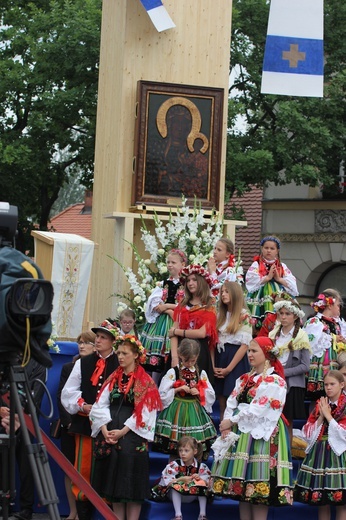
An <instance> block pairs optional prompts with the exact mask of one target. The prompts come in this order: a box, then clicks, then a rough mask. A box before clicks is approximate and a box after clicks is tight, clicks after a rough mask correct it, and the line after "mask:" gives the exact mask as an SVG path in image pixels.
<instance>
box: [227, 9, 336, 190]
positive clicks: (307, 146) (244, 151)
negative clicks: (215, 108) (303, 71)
mask: <svg viewBox="0 0 346 520" xmlns="http://www.w3.org/2000/svg"><path fill="white" fill-rule="evenodd" d="M324 9H325V40H324V44H325V46H324V50H325V71H324V72H325V78H324V81H325V87H324V97H323V98H307V97H289V96H275V95H266V94H261V93H260V87H261V72H262V63H263V55H264V47H265V39H266V33H267V23H268V15H269V2H268V1H267V0H233V21H232V44H231V63H230V70H231V77H232V78H234V81H233V83H232V86H231V87H230V99H229V121H228V126H229V135H228V144H227V167H226V189H227V192H228V193H229V194H231V195H232V194H234V193H236V194H238V195H241V194H243V193H244V192H245V191H247V190H249V189H251V185H256V186H259V187H261V186H265V185H266V184H267V183H269V182H273V183H275V184H286V183H289V182H291V181H293V182H295V183H296V184H297V185H300V184H307V185H310V186H316V185H321V184H322V185H323V191H324V195H327V196H329V197H338V196H340V194H338V179H337V175H338V174H339V166H340V162H341V161H342V160H343V159H345V125H344V121H345V116H346V105H345V86H346V69H345V60H346V40H345V38H344V37H343V36H344V30H345V24H346V4H345V3H343V2H338V1H337V0H325V8H324ZM239 121H241V123H242V124H241V125H239Z"/></svg>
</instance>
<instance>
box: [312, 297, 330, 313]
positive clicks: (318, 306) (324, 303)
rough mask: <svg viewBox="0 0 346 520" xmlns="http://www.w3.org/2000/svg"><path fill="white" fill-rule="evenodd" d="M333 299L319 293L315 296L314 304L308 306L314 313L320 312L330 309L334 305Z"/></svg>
mask: <svg viewBox="0 0 346 520" xmlns="http://www.w3.org/2000/svg"><path fill="white" fill-rule="evenodd" d="M334 303H335V298H333V297H332V296H326V295H325V294H323V293H321V294H319V295H318V296H317V300H316V301H315V302H311V303H310V306H311V307H312V308H313V309H314V311H315V312H322V311H324V309H325V308H326V307H330V306H331V305H334Z"/></svg>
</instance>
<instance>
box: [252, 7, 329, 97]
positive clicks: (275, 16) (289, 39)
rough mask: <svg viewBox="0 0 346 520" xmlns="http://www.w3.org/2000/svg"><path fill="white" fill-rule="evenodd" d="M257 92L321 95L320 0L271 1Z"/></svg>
mask: <svg viewBox="0 0 346 520" xmlns="http://www.w3.org/2000/svg"><path fill="white" fill-rule="evenodd" d="M261 92H262V93H263V94H282V95H287V96H309V97H323V0H271V4H270V12H269V21H268V34H267V41H266V46H265V53H264V61H263V72H262V86H261Z"/></svg>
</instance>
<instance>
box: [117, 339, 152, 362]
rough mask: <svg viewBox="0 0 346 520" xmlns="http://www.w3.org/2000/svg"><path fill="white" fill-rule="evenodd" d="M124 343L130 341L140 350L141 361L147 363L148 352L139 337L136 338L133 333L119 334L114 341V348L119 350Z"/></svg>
mask: <svg viewBox="0 0 346 520" xmlns="http://www.w3.org/2000/svg"><path fill="white" fill-rule="evenodd" d="M123 343H130V344H131V345H133V346H134V347H136V348H137V350H138V361H139V363H141V364H142V363H145V360H146V357H147V352H146V350H145V348H144V347H143V345H142V343H141V342H140V341H139V339H137V338H136V336H133V335H132V334H125V335H124V336H118V337H117V338H116V340H115V343H114V350H115V351H117V350H118V347H119V346H120V345H122V344H123Z"/></svg>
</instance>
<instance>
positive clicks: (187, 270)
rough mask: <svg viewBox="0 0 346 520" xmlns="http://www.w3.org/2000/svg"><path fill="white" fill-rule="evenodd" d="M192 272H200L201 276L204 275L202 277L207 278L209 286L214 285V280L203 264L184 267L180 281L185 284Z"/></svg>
mask: <svg viewBox="0 0 346 520" xmlns="http://www.w3.org/2000/svg"><path fill="white" fill-rule="evenodd" d="M192 274H198V275H199V276H202V278H204V279H205V281H206V282H207V284H208V285H209V287H212V286H213V285H214V280H213V279H212V277H211V276H210V274H209V273H208V271H207V270H206V269H205V268H204V267H202V266H201V265H198V264H196V265H193V264H192V265H188V266H187V267H184V268H183V269H182V270H181V272H180V281H181V283H183V284H185V283H186V280H187V278H188V277H189V276H191V275H192Z"/></svg>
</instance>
